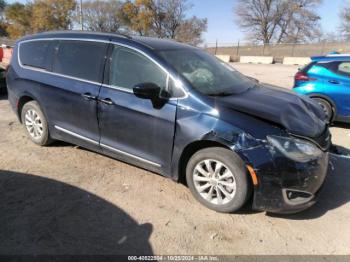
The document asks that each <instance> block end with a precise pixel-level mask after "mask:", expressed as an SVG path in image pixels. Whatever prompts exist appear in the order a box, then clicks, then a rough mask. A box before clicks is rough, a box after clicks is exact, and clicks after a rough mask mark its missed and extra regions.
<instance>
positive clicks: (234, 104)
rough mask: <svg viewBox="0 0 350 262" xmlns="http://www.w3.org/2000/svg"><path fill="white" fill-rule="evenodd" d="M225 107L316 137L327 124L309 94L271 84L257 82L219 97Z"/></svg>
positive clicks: (295, 133)
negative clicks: (237, 91)
mask: <svg viewBox="0 0 350 262" xmlns="http://www.w3.org/2000/svg"><path fill="white" fill-rule="evenodd" d="M216 102H217V103H219V104H221V105H222V106H224V107H225V108H230V109H234V110H236V111H239V112H242V113H246V114H249V115H252V116H255V117H259V118H261V119H265V120H268V121H271V122H273V123H276V124H279V125H281V126H283V127H284V128H285V129H286V130H287V131H289V132H290V133H292V134H294V135H299V136H304V137H309V138H316V137H319V136H320V135H321V134H322V133H323V132H324V130H325V128H326V123H325V114H324V112H323V110H322V108H321V107H320V106H319V105H318V104H317V103H316V102H314V101H313V100H311V99H310V98H308V97H306V96H301V95H298V94H296V93H293V92H292V91H289V90H285V89H283V88H279V87H274V86H270V85H256V86H255V87H253V88H250V89H247V90H246V91H244V92H242V93H239V94H234V95H231V96H223V97H216Z"/></svg>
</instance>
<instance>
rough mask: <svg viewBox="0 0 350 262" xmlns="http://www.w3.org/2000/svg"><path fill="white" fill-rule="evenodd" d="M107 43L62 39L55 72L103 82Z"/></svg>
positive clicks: (55, 60)
mask: <svg viewBox="0 0 350 262" xmlns="http://www.w3.org/2000/svg"><path fill="white" fill-rule="evenodd" d="M106 49H107V44H105V43H98V42H90V41H60V42H59V44H58V48H57V52H56V56H55V59H54V64H53V72H55V73H58V74H63V75H67V76H72V77H76V78H80V79H84V80H89V81H93V82H101V75H102V70H103V65H104V59H105V55H106Z"/></svg>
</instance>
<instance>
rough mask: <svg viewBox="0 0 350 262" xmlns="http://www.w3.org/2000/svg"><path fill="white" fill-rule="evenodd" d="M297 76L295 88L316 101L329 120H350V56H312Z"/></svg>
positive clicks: (349, 121)
mask: <svg viewBox="0 0 350 262" xmlns="http://www.w3.org/2000/svg"><path fill="white" fill-rule="evenodd" d="M311 59H312V62H311V63H310V64H308V65H307V66H305V67H304V68H302V69H301V70H300V71H299V72H298V73H297V74H296V75H295V84H294V91H296V92H298V93H300V94H304V95H307V96H309V97H311V98H312V99H314V100H315V101H317V102H318V103H319V104H320V105H321V107H322V108H323V110H324V111H325V113H326V116H327V121H328V122H330V123H332V122H333V121H339V122H347V123H350V55H345V54H331V55H327V56H315V57H312V58H311Z"/></svg>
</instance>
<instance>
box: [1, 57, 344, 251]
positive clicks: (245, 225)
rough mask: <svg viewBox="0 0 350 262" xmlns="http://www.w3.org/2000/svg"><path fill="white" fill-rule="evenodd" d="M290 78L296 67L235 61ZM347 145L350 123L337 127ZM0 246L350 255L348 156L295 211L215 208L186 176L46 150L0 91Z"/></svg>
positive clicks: (60, 148)
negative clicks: (311, 202) (316, 196)
mask: <svg viewBox="0 0 350 262" xmlns="http://www.w3.org/2000/svg"><path fill="white" fill-rule="evenodd" d="M234 67H236V68H237V69H238V70H240V71H241V72H243V73H245V74H249V75H251V76H254V77H256V78H258V79H260V80H261V81H263V82H269V83H272V84H280V85H283V86H285V87H290V86H291V81H292V76H293V74H294V73H295V70H296V68H295V67H285V66H281V65H271V66H266V65H265V66H264V65H239V64H234ZM332 132H333V135H334V141H335V142H336V143H337V144H338V145H341V146H343V147H344V151H347V150H349V149H350V143H349V139H350V137H349V133H350V131H349V129H347V128H346V126H345V127H344V126H343V127H337V128H333V129H332ZM0 134H1V136H0V148H1V150H0V212H1V215H0V254H116V253H129V254H130V252H132V253H148V254H150V253H153V254H192V255H193V254H198V255H203V254H207V255H209V254H212V255H220V254H221V255H232V254H236V255H238V254H250V255H258V254H260V255H261V254H274V255H277V254H300V255H304V254H322V255H327V254H350V245H349V243H350V204H349V201H350V176H349V173H348V172H347V171H346V170H349V167H350V163H349V159H348V158H345V157H335V156H332V165H331V168H330V172H329V176H328V179H327V181H326V183H325V186H324V189H323V192H322V194H321V196H320V200H319V202H318V203H317V204H316V205H315V206H314V207H312V208H311V209H309V210H307V211H305V212H303V213H300V214H297V215H291V216H273V215H269V214H266V213H264V212H259V213H257V212H252V211H251V210H249V208H246V209H244V210H242V211H241V212H240V213H238V214H231V215H228V214H218V213H215V212H213V211H211V210H208V209H206V208H204V207H202V206H201V205H200V204H198V203H197V202H196V201H195V200H194V199H193V197H192V196H191V194H190V192H189V191H188V190H187V188H186V187H184V186H183V185H181V184H176V183H174V182H172V181H171V180H168V179H165V178H163V177H161V176H158V175H155V174H152V173H150V172H148V171H145V170H142V169H139V168H136V167H133V166H130V165H127V164H124V163H122V162H119V161H116V160H113V159H111V158H108V157H105V156H102V155H99V154H96V153H93V152H90V151H87V150H84V149H82V148H79V147H75V146H73V145H70V144H66V143H55V144H54V145H52V146H50V147H47V148H41V147H38V146H36V145H34V144H32V143H31V142H30V141H29V140H28V139H27V138H26V136H25V134H24V131H23V129H22V127H21V126H20V124H19V123H18V122H17V120H16V118H15V115H14V114H13V113H12V111H11V110H10V107H9V104H8V101H7V100H6V98H5V97H2V98H0Z"/></svg>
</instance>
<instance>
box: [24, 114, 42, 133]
mask: <svg viewBox="0 0 350 262" xmlns="http://www.w3.org/2000/svg"><path fill="white" fill-rule="evenodd" d="M25 126H26V128H27V130H28V133H29V135H30V136H31V137H32V138H34V139H40V138H41V137H42V135H43V133H44V128H43V123H42V121H41V119H40V116H39V114H38V113H37V112H36V111H35V110H34V109H29V110H28V111H27V112H26V114H25Z"/></svg>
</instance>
